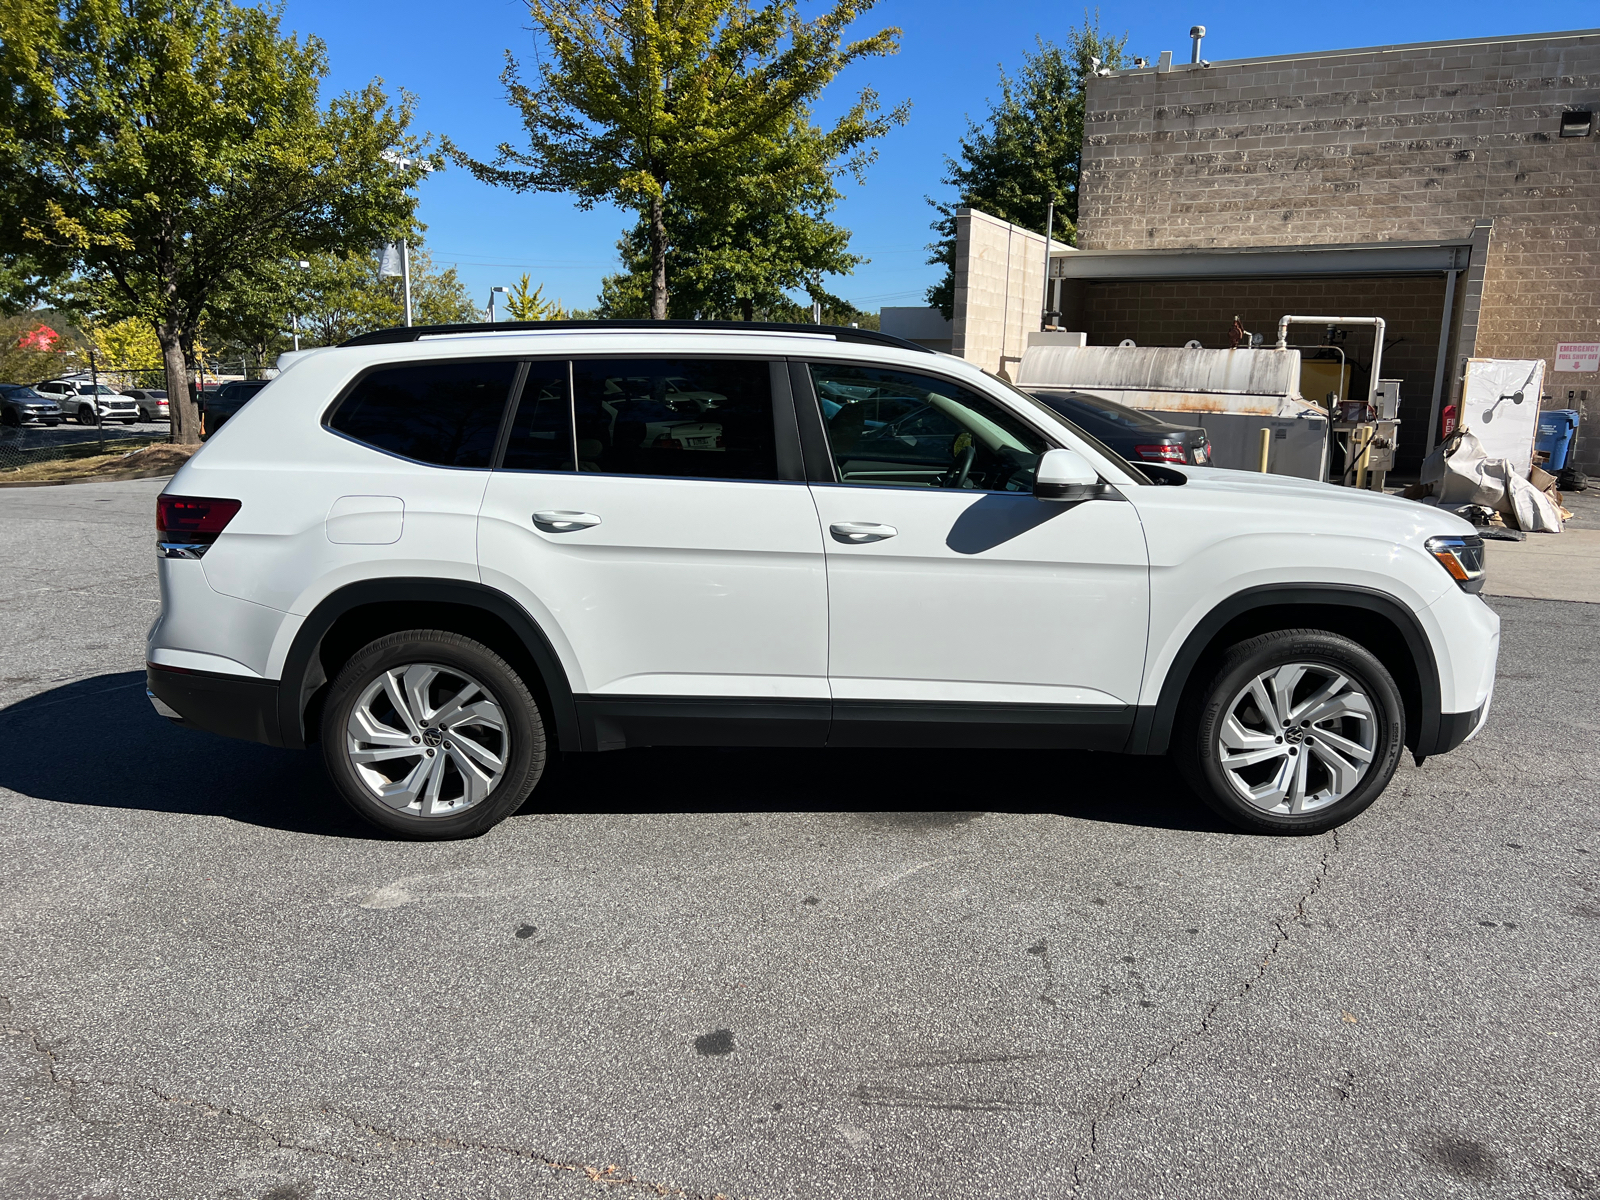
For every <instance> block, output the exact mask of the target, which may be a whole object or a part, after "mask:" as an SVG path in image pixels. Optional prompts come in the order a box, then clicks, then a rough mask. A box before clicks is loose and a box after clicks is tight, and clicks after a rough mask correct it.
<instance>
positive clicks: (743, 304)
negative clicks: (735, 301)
mask: <svg viewBox="0 0 1600 1200" xmlns="http://www.w3.org/2000/svg"><path fill="white" fill-rule="evenodd" d="M739 312H740V313H741V314H742V315H743V316H744V319H745V320H746V321H754V320H755V319H756V302H755V300H754V299H753V298H752V297H750V296H745V297H743V298H741V299H740V301H739Z"/></svg>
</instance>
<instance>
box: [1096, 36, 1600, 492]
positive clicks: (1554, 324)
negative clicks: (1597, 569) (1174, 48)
mask: <svg viewBox="0 0 1600 1200" xmlns="http://www.w3.org/2000/svg"><path fill="white" fill-rule="evenodd" d="M1569 109H1588V110H1590V111H1594V112H1596V113H1597V114H1600V31H1587V32H1581V33H1566V34H1545V35H1530V36H1526V37H1508V38H1499V39H1483V40H1478V41H1469V42H1456V43H1430V44H1425V45H1413V46H1393V47H1377V48H1370V49H1361V50H1348V51H1336V52H1330V53H1323V54H1306V55H1297V56H1284V57H1278V58H1264V59H1249V60H1240V61H1237V62H1231V63H1217V64H1214V65H1213V66H1212V67H1211V68H1209V69H1206V68H1201V67H1191V66H1188V65H1181V66H1174V68H1173V69H1172V70H1171V71H1169V72H1166V73H1158V72H1156V71H1155V70H1153V69H1146V70H1140V71H1124V72H1118V73H1116V74H1114V75H1112V76H1109V77H1104V78H1097V79H1095V80H1093V81H1092V82H1091V83H1090V86H1089V94H1088V112H1087V115H1086V126H1085V128H1086V134H1085V139H1084V158H1083V190H1082V196H1081V198H1080V201H1079V222H1078V244H1079V246H1080V247H1081V248H1083V249H1086V250H1101V249H1145V248H1149V249H1165V248H1181V247H1212V246H1265V245H1288V244H1300V245H1306V244H1332V243H1360V242H1382V241H1423V240H1432V239H1463V238H1468V237H1471V236H1472V233H1473V229H1474V226H1475V224H1476V223H1477V222H1479V221H1483V220H1492V221H1493V222H1494V229H1493V236H1492V239H1491V241H1490V244H1489V248H1488V254H1487V258H1486V260H1485V261H1484V262H1481V263H1479V264H1476V265H1477V266H1478V267H1480V268H1481V270H1482V272H1483V281H1482V298H1481V307H1480V308H1479V310H1478V323H1477V326H1476V328H1475V333H1476V345H1475V347H1474V349H1473V352H1474V353H1476V354H1478V355H1484V356H1490V357H1498V358H1543V359H1545V360H1546V361H1547V362H1550V363H1552V364H1553V362H1554V359H1555V347H1556V344H1557V343H1558V342H1564V341H1600V136H1595V135H1591V136H1589V137H1586V138H1562V137H1560V136H1559V135H1558V134H1559V126H1560V114H1561V113H1562V112H1563V111H1567V110H1569ZM1597 120H1600V116H1597ZM1465 282H1466V281H1465V280H1463V283H1465ZM1458 357H1459V356H1458ZM1458 366H1459V364H1453V368H1454V367H1458ZM1548 378H1549V383H1548V385H1547V388H1546V391H1547V392H1550V393H1551V394H1552V395H1555V394H1556V389H1559V397H1558V400H1552V403H1553V404H1556V406H1557V407H1567V404H1566V400H1565V394H1566V391H1567V390H1569V389H1570V390H1574V391H1584V390H1586V391H1587V392H1588V393H1589V402H1588V405H1587V411H1586V413H1585V420H1586V423H1587V424H1588V425H1589V427H1590V428H1592V429H1593V430H1594V434H1592V435H1586V436H1585V437H1583V438H1582V440H1581V442H1580V447H1579V453H1580V455H1581V457H1582V458H1583V460H1584V461H1586V462H1589V463H1593V464H1594V466H1595V468H1596V469H1600V374H1596V373H1590V374H1587V375H1577V374H1565V373H1564V374H1561V375H1551V376H1549V377H1548ZM1558 401H1559V402H1558Z"/></svg>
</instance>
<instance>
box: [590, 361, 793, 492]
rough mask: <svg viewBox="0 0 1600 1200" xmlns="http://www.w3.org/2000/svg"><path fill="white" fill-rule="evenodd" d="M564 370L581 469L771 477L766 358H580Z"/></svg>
mask: <svg viewBox="0 0 1600 1200" xmlns="http://www.w3.org/2000/svg"><path fill="white" fill-rule="evenodd" d="M572 373H573V393H574V395H573V401H574V403H573V410H574V413H575V415H576V418H577V430H576V432H577V443H578V469H579V470H580V471H599V472H604V473H605V474H608V475H660V476H670V477H677V478H681V479H777V478H778V450H777V437H776V434H775V431H774V427H773V420H772V372H771V368H770V367H769V366H768V364H767V363H766V362H756V361H750V360H740V359H626V358H622V359H587V360H585V359H580V360H578V361H575V362H574V363H573V364H572Z"/></svg>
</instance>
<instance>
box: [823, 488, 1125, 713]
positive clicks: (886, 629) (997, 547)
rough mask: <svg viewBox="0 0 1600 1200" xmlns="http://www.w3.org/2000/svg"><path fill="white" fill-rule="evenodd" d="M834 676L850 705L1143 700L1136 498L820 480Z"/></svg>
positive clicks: (835, 692) (836, 687)
mask: <svg viewBox="0 0 1600 1200" xmlns="http://www.w3.org/2000/svg"><path fill="white" fill-rule="evenodd" d="M812 494H813V495H814V496H815V497H816V501H817V511H818V513H819V514H820V515H821V517H822V525H823V529H824V530H825V531H826V530H827V528H828V527H829V526H830V525H832V524H835V523H840V524H843V523H847V522H864V523H870V524H878V525H887V526H890V527H892V528H893V529H894V530H895V531H896V532H895V534H894V536H892V537H889V538H887V539H885V540H883V541H876V542H870V543H866V544H863V545H843V544H840V543H838V542H836V541H834V540H833V539H832V538H831V537H830V538H829V539H828V542H827V557H828V605H829V612H830V622H829V627H830V651H829V678H830V682H831V685H832V689H833V695H834V697H835V698H836V699H840V700H943V701H967V702H995V703H1030V704H1039V703H1049V704H1132V703H1134V702H1135V701H1136V700H1137V699H1138V694H1139V676H1140V671H1141V668H1142V666H1143V663H1144V652H1145V636H1146V626H1147V617H1148V603H1149V598H1148V582H1147V569H1146V558H1145V547H1144V538H1143V536H1142V534H1141V532H1140V528H1139V517H1138V514H1137V512H1136V511H1135V510H1134V507H1133V506H1132V505H1131V504H1125V503H1122V502H1119V501H1113V500H1094V501H1089V502H1086V503H1082V504H1076V505H1068V504H1055V503H1050V502H1047V501H1042V500H1038V499H1035V498H1034V497H1033V496H1032V495H1031V494H1029V493H1026V492H1020V493H1019V492H973V491H964V490H950V489H943V488H880V487H858V486H850V485H842V484H841V485H819V486H814V487H813V488H812Z"/></svg>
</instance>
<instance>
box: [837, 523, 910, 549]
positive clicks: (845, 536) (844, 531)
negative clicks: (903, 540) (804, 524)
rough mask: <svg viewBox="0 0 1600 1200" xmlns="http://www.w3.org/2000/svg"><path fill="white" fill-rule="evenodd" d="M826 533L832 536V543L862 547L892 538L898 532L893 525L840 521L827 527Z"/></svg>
mask: <svg viewBox="0 0 1600 1200" xmlns="http://www.w3.org/2000/svg"><path fill="white" fill-rule="evenodd" d="M828 532H829V533H831V534H833V540H834V541H836V542H843V543H844V544H845V545H846V546H864V545H866V544H867V543H868V542H881V541H883V540H884V539H885V538H892V537H893V536H894V535H895V534H897V533H899V532H900V531H899V530H898V529H896V528H895V527H894V526H893V525H874V524H873V523H872V522H871V521H840V522H839V523H838V524H835V525H829V526H828Z"/></svg>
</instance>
